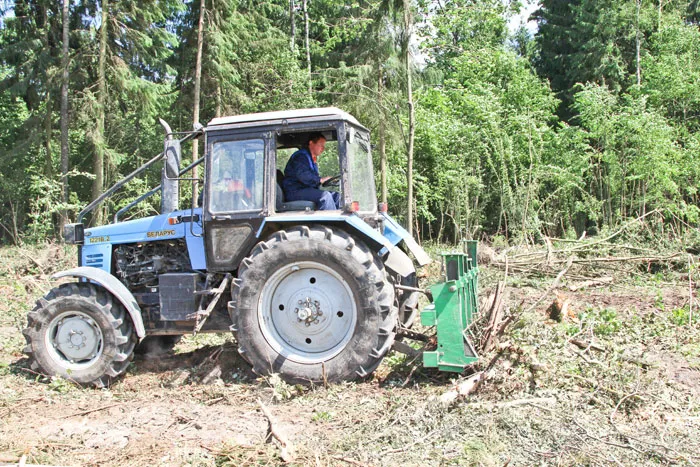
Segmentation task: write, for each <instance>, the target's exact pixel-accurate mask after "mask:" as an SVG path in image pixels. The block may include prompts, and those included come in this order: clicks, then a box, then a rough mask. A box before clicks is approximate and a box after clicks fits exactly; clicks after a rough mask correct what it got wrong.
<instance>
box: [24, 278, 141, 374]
mask: <svg viewBox="0 0 700 467" xmlns="http://www.w3.org/2000/svg"><path fill="white" fill-rule="evenodd" d="M23 334H24V337H25V339H26V340H27V346H26V347H25V348H24V353H25V354H27V356H28V357H29V359H30V365H31V369H32V370H34V371H38V372H41V373H43V374H46V375H48V376H61V377H63V378H66V379H69V380H71V381H75V382H76V383H80V384H93V385H95V386H98V387H104V386H108V385H109V384H110V383H111V381H112V380H113V379H115V378H117V377H118V376H119V375H121V374H122V373H124V371H126V368H127V366H128V365H129V362H130V361H131V359H132V358H133V352H134V346H135V344H136V340H137V339H136V335H135V333H134V332H133V326H132V324H131V320H130V319H129V317H128V316H126V312H125V310H124V307H123V306H122V304H121V303H119V302H118V301H117V300H114V299H113V297H112V295H111V294H110V293H108V292H107V291H106V290H104V289H103V288H101V287H96V286H94V285H92V284H89V283H85V282H79V283H69V284H63V285H61V286H59V287H57V288H55V289H53V290H51V291H50V292H49V293H48V294H47V295H46V296H45V297H44V298H42V299H40V300H39V301H38V302H37V305H36V307H35V308H34V310H32V311H30V312H29V314H28V315H27V327H26V328H25V329H24V331H23Z"/></svg>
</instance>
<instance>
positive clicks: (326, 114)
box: [207, 107, 364, 128]
mask: <svg viewBox="0 0 700 467" xmlns="http://www.w3.org/2000/svg"><path fill="white" fill-rule="evenodd" d="M319 118H325V119H332V120H336V119H337V120H345V121H347V122H350V123H352V124H353V125H357V126H359V127H361V128H364V127H363V126H362V125H361V124H360V123H359V122H358V121H357V120H356V119H355V117H353V116H352V115H350V114H349V113H347V112H344V111H342V110H340V109H339V108H337V107H323V108H317V109H297V110H280V111H276V112H260V113H254V114H245V115H232V116H230V117H217V118H214V119H212V120H211V121H210V122H209V124H208V125H207V126H209V127H211V126H218V125H235V124H242V123H255V122H265V123H268V124H276V123H279V124H281V123H282V121H284V120H286V121H287V122H290V123H291V122H292V121H295V122H297V121H298V122H300V121H308V120H317V119H319Z"/></svg>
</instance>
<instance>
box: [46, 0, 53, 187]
mask: <svg viewBox="0 0 700 467" xmlns="http://www.w3.org/2000/svg"><path fill="white" fill-rule="evenodd" d="M50 29H51V25H50V23H49V9H48V7H46V8H44V30H45V32H46V35H45V36H44V47H46V49H47V50H49V49H50V48H51V45H50V42H49V32H50ZM44 107H45V110H46V113H45V114H44V150H45V154H44V175H45V176H46V178H49V179H50V178H51V177H53V159H52V158H51V133H52V132H53V128H52V126H53V125H52V123H53V122H52V121H51V117H53V115H52V112H51V110H52V104H51V87H49V88H48V89H47V90H46V100H45V106H44Z"/></svg>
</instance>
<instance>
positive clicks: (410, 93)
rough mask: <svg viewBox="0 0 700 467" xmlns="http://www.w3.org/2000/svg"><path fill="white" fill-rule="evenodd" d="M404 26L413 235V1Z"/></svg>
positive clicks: (408, 5)
mask: <svg viewBox="0 0 700 467" xmlns="http://www.w3.org/2000/svg"><path fill="white" fill-rule="evenodd" d="M403 7H404V13H403V14H404V28H405V33H406V52H405V53H406V56H405V60H406V97H407V100H408V163H407V168H406V182H407V190H406V191H407V193H406V208H407V212H408V215H407V218H406V228H407V230H408V233H410V234H411V235H413V204H414V203H413V140H414V137H415V132H416V122H415V110H414V108H413V78H412V76H411V37H412V34H413V32H412V31H411V2H410V0H404V3H403Z"/></svg>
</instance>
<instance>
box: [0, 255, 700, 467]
mask: <svg viewBox="0 0 700 467" xmlns="http://www.w3.org/2000/svg"><path fill="white" fill-rule="evenodd" d="M71 254H72V253H71V251H70V249H63V247H57V246H49V247H42V248H39V249H35V250H28V249H24V250H22V249H17V248H14V249H9V248H4V249H0V265H2V266H0V305H1V306H2V310H3V311H2V313H0V465H3V464H6V463H7V464H13V463H17V462H19V461H20V459H23V460H24V461H26V463H27V464H43V465H119V466H125V465H139V466H141V465H280V464H284V463H285V461H284V460H283V458H282V456H284V457H285V459H287V460H289V464H290V465H322V466H325V465H338V466H340V465H343V466H353V465H376V466H380V465H386V466H393V465H406V466H412V465H485V466H492V465H493V466H496V465H499V466H502V465H524V466H525V465H630V466H631V465H671V464H673V465H697V464H700V339H699V338H700V326H699V325H698V324H697V323H698V322H699V321H700V319H698V318H700V313H697V315H698V316H697V317H696V318H694V320H693V322H692V324H691V323H689V322H688V321H689V320H688V315H689V311H690V308H689V306H688V305H689V297H690V292H691V291H692V292H693V293H694V294H695V296H696V299H697V289H695V288H693V287H692V286H691V287H690V288H689V286H688V277H687V274H686V275H685V278H684V276H683V274H682V272H673V271H667V272H664V273H658V272H657V273H655V274H651V273H639V274H632V275H630V274H617V275H614V280H613V282H612V284H606V285H604V286H602V287H595V286H591V287H586V288H584V289H581V290H579V291H577V292H571V291H570V290H569V289H568V288H567V286H568V285H571V284H573V283H575V282H576V281H574V280H567V279H566V278H565V279H564V281H563V282H562V285H561V287H560V288H559V289H558V290H559V293H560V294H564V295H562V297H564V298H565V299H567V300H568V302H569V303H570V312H569V313H568V315H569V316H567V317H565V318H564V319H563V321H562V322H557V321H553V320H550V319H549V318H548V317H547V313H546V309H547V308H548V306H549V305H550V303H552V300H553V299H554V298H555V294H554V292H552V293H550V294H548V295H547V296H546V297H544V299H543V300H541V302H540V304H539V305H537V306H535V307H534V308H533V309H532V310H531V311H527V310H528V308H529V307H530V305H531V304H533V303H535V301H536V300H538V299H539V298H540V297H541V296H542V295H543V293H544V292H545V290H546V289H547V287H548V286H549V285H550V284H551V282H552V280H553V278H552V277H532V276H526V275H518V274H512V273H511V274H510V275H509V277H508V281H507V290H508V294H509V296H508V301H507V303H506V311H507V313H510V314H512V315H513V316H514V321H513V323H512V325H511V326H510V327H509V328H508V330H507V332H506V334H505V335H504V336H502V337H501V339H500V341H501V342H500V343H501V344H503V345H502V346H501V349H505V350H502V352H501V354H500V356H499V358H498V359H496V360H494V361H495V364H494V366H493V368H492V369H491V370H490V371H489V372H488V374H487V377H486V380H485V381H484V382H483V384H482V385H481V386H480V387H479V388H478V389H477V391H475V392H474V393H473V394H470V395H469V396H466V397H458V398H457V399H455V400H452V401H449V402H444V401H442V400H441V399H442V398H443V397H442V396H443V395H444V394H445V393H447V392H448V391H450V390H452V389H454V388H455V387H456V386H457V385H458V384H459V382H460V381H462V380H464V379H465V378H466V376H467V375H465V376H460V375H455V374H445V373H439V372H437V371H432V370H427V369H423V368H421V367H420V363H419V362H413V361H411V359H409V358H407V357H405V356H403V355H400V354H391V355H390V356H388V357H387V358H386V359H385V361H384V363H383V364H382V366H381V367H380V368H379V370H378V371H377V372H376V373H375V374H374V375H373V377H372V378H370V379H368V380H366V381H360V382H354V383H344V384H338V385H329V386H328V387H323V386H319V387H313V388H302V387H294V386H289V385H287V384H285V383H284V382H282V381H280V380H279V379H277V378H275V377H271V378H257V377H256V376H255V375H254V374H252V373H251V371H250V368H249V366H248V365H247V364H246V363H245V362H243V361H242V360H241V359H240V357H239V356H238V353H237V351H236V346H235V342H234V341H233V339H232V338H231V337H230V336H223V335H200V336H197V337H196V338H193V337H187V338H185V339H183V341H181V342H180V343H179V344H178V345H177V346H176V348H175V351H174V352H173V353H170V354H167V355H163V356H160V357H157V358H148V359H145V358H140V357H137V358H136V359H135V360H134V361H133V363H132V364H131V366H130V367H129V369H128V371H127V374H126V375H125V377H123V378H122V379H120V380H118V381H117V382H116V383H115V384H114V385H112V386H111V387H110V388H108V389H91V388H81V387H78V386H76V385H74V384H72V383H70V382H68V381H65V380H61V379H54V380H51V379H49V378H45V377H43V376H41V375H37V374H34V373H33V372H31V371H30V370H29V368H28V364H27V359H26V358H25V357H24V355H23V354H22V348H23V346H24V339H23V337H22V335H21V328H22V327H23V326H24V324H25V316H26V312H27V310H29V309H30V308H31V306H32V304H33V301H34V300H35V299H36V298H38V297H39V296H41V295H42V294H43V293H45V292H46V291H47V290H48V289H49V287H50V286H51V284H50V283H49V281H48V279H47V277H48V276H49V275H50V274H51V272H53V271H55V270H59V269H62V268H64V267H66V266H67V265H69V264H70V262H71V261H72V260H71ZM607 273H609V271H606V274H607ZM502 275H503V271H502V270H500V269H497V268H493V267H488V266H483V267H482V268H481V283H480V287H481V291H480V295H482V296H486V295H488V292H489V291H490V290H492V289H493V287H494V285H495V284H496V282H497V281H498V280H501V279H502ZM695 303H697V302H695ZM696 306H697V305H696ZM573 341H576V342H578V343H579V344H578V345H577V344H574V343H572V342H573ZM581 343H584V344H587V345H588V347H587V348H586V346H584V348H581V346H580V344H581ZM495 355H496V351H493V352H491V353H488V354H487V355H484V356H483V358H482V362H480V364H479V365H477V367H475V368H474V369H473V370H477V369H483V368H484V366H485V364H486V363H485V362H489V361H492V359H494V356H495ZM212 369H221V376H220V377H213V378H212V377H207V375H209V376H211V374H210V373H211V371H212ZM214 375H216V374H214ZM205 383H206V384H205ZM261 405H262V406H265V407H267V408H268V409H269V411H270V412H271V414H272V415H273V417H274V418H275V422H274V429H275V430H279V431H280V432H281V433H283V434H284V435H285V436H286V437H287V438H288V440H289V442H290V444H291V445H292V447H293V450H292V451H291V452H285V453H284V454H283V451H282V450H281V446H280V445H279V443H276V442H266V440H267V438H268V419H267V418H266V417H265V416H264V415H263V413H262V412H261V410H260V407H261Z"/></svg>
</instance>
